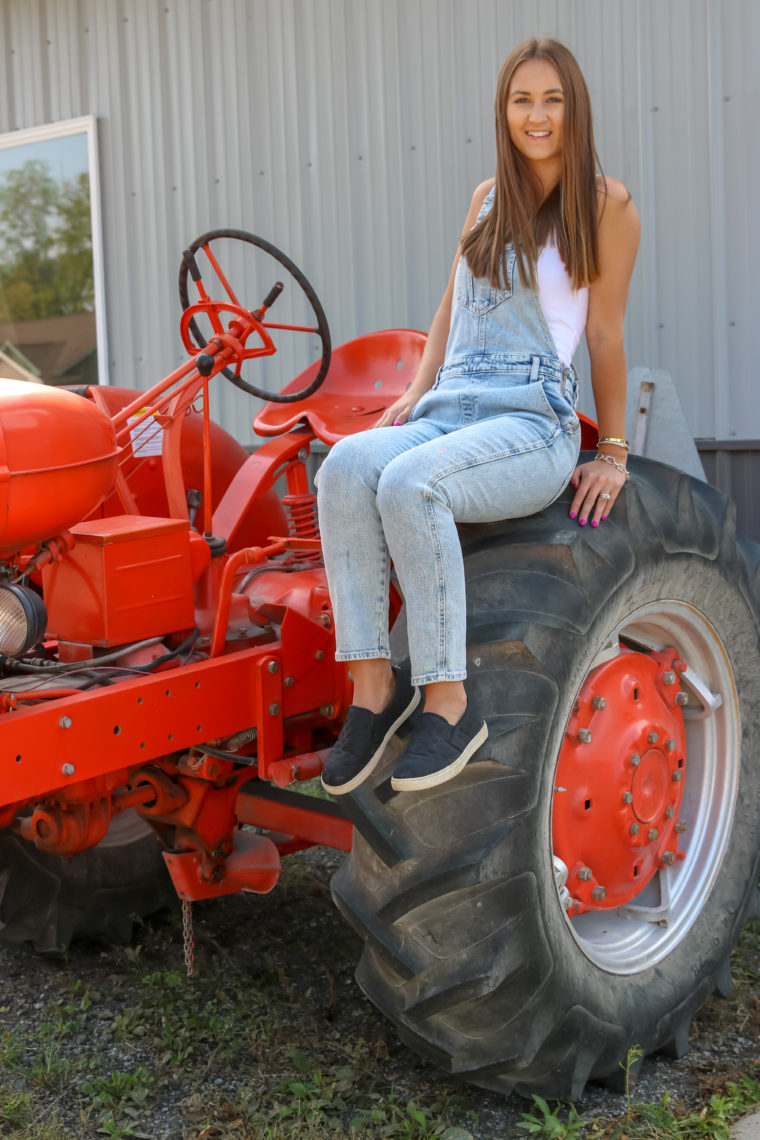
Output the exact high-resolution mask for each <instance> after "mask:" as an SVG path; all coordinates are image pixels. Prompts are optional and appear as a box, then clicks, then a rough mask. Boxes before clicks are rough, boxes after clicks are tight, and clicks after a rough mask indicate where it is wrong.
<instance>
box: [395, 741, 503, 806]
mask: <svg viewBox="0 0 760 1140" xmlns="http://www.w3.org/2000/svg"><path fill="white" fill-rule="evenodd" d="M487 738H488V725H486V724H484V725H483V727H482V728H481V729H480V730H479V732H477V733H476V735H475V736H473V738H472V740H471V741H470V742H469V744H468V745H467V746H466V747H465V748H464V750H463V751H462V752H461V753H460V754H459V756H457V758H456V760H453V761H452V763H451V764H448V765H447V766H446V767H445V768H439V770H438V771H437V772H430V773H428V775H427V776H392V777H391V787H392V788H393V789H394V791H396V792H424V791H425V790H426V789H427V788H435V787H436V786H437V785H438V784H445V782H446V781H447V780H451V779H453V778H454V776H458V775H459V773H460V772H461V771H462V769H463V768H464V766H465V764H466V763H467V761H468V760H469V759H470V757H471V756H474V754H475V753H476V752H477V750H478V749H479V748H480V746H481V744H484V743H485V741H486V740H487Z"/></svg>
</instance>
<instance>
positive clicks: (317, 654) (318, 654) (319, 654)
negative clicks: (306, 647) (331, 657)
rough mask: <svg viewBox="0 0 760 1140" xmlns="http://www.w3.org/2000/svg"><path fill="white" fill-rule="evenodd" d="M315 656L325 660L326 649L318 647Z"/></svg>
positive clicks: (318, 659)
mask: <svg viewBox="0 0 760 1140" xmlns="http://www.w3.org/2000/svg"><path fill="white" fill-rule="evenodd" d="M314 656H315V657H316V659H317V661H323V660H324V657H325V651H324V649H318V650H317V652H316V653H315V654H314Z"/></svg>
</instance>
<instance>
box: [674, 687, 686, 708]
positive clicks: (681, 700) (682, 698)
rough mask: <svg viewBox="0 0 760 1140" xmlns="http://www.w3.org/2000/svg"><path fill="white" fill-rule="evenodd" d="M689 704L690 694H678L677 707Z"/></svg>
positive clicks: (681, 692) (680, 691) (680, 692)
mask: <svg viewBox="0 0 760 1140" xmlns="http://www.w3.org/2000/svg"><path fill="white" fill-rule="evenodd" d="M688 703H689V694H688V693H684V692H683V691H682V690H679V692H677V693H676V704H677V705H688Z"/></svg>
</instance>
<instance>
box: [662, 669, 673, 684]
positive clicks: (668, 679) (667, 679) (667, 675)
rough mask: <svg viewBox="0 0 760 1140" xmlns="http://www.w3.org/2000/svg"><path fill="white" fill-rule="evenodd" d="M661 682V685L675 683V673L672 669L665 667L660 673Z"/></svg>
mask: <svg viewBox="0 0 760 1140" xmlns="http://www.w3.org/2000/svg"><path fill="white" fill-rule="evenodd" d="M662 683H663V685H675V683H676V675H675V673H673V672H672V670H670V669H666V671H665V672H664V673H663V675H662Z"/></svg>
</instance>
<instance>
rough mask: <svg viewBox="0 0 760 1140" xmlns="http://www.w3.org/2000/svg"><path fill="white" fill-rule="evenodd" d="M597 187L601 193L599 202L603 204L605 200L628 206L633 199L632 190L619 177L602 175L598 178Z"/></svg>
mask: <svg viewBox="0 0 760 1140" xmlns="http://www.w3.org/2000/svg"><path fill="white" fill-rule="evenodd" d="M596 188H597V191H598V193H599V202H600V204H602V205H603V204H604V203H605V202H614V203H618V204H620V205H622V206H627V205H628V203H629V202H631V201H632V200H633V199H632V197H631V192H630V190H629V189H628V188H627V187H626V186H624V185H623V183H622V182H620V181H618V179H617V178H608V177H607V176H606V175H604V177H602V175H600V176H599V177H598V178H597V180H596Z"/></svg>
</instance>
